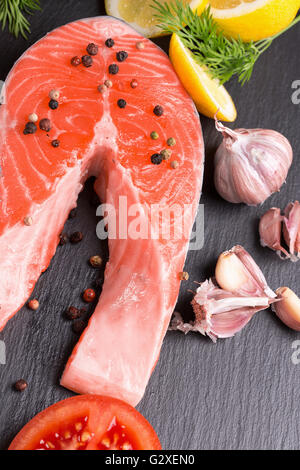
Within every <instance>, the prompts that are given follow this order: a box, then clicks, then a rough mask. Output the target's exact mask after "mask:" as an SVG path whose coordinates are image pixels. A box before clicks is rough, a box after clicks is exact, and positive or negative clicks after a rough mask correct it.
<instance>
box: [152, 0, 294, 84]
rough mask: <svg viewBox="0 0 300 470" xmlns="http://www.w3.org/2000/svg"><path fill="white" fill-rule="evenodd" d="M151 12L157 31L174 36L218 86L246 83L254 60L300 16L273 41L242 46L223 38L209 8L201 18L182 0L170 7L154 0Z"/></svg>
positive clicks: (239, 43)
mask: <svg viewBox="0 0 300 470" xmlns="http://www.w3.org/2000/svg"><path fill="white" fill-rule="evenodd" d="M153 8H154V9H155V10H156V13H155V16H156V18H157V21H158V23H159V27H160V28H161V29H162V30H163V31H164V32H166V33H176V34H177V35H178V36H179V38H180V39H181V41H182V43H183V44H184V46H185V47H187V48H188V49H189V50H190V51H191V53H192V55H193V58H194V60H195V61H196V62H197V63H198V64H199V65H201V66H205V67H207V69H208V71H209V72H210V74H211V76H212V77H213V78H216V79H218V80H219V82H220V84H223V83H225V82H227V81H228V80H229V79H230V78H231V77H232V76H237V77H238V80H239V82H240V83H241V84H242V85H243V84H244V83H245V82H247V81H248V80H249V79H250V78H251V75H252V72H253V67H254V65H255V63H256V61H257V59H258V58H259V57H260V56H261V54H262V53H263V52H264V51H265V50H266V49H268V47H270V45H271V44H272V42H273V40H274V39H275V38H276V37H278V36H279V35H280V34H282V33H284V32H285V31H287V30H288V29H290V28H291V27H292V26H294V25H295V24H296V23H298V22H299V21H300V15H299V16H298V17H297V18H295V20H294V21H293V22H292V23H291V24H290V25H289V26H288V27H287V28H285V29H284V30H283V31H281V32H280V33H278V34H276V35H274V36H272V37H269V38H267V39H263V40H260V41H251V42H244V41H242V39H241V38H240V37H239V38H237V39H234V38H228V37H226V36H225V34H224V33H223V32H222V31H221V30H220V29H219V26H218V24H217V23H216V21H215V20H214V19H213V16H212V14H211V11H210V7H207V8H206V9H205V10H204V11H203V13H202V14H201V15H200V16H198V15H197V12H193V10H192V9H191V8H190V6H189V5H188V4H186V3H183V2H182V1H181V0H174V1H173V3H171V4H170V3H169V4H168V3H165V2H164V3H161V2H159V1H157V0H153Z"/></svg>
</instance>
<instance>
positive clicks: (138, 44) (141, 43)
mask: <svg viewBox="0 0 300 470" xmlns="http://www.w3.org/2000/svg"><path fill="white" fill-rule="evenodd" d="M135 46H136V48H137V49H138V50H139V51H141V50H142V49H145V44H144V43H143V42H141V41H139V42H137V43H136V45H135Z"/></svg>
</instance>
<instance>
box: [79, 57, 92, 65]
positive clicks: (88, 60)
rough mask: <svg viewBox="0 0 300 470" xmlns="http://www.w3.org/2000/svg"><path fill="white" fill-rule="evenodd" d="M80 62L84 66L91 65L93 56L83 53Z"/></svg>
mask: <svg viewBox="0 0 300 470" xmlns="http://www.w3.org/2000/svg"><path fill="white" fill-rule="evenodd" d="M81 60H82V64H83V65H84V66H85V67H91V66H92V65H93V58H92V57H91V56H90V55H84V56H82V57H81Z"/></svg>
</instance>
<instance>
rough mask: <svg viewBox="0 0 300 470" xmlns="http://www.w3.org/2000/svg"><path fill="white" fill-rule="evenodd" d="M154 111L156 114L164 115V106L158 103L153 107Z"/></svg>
mask: <svg viewBox="0 0 300 470" xmlns="http://www.w3.org/2000/svg"><path fill="white" fill-rule="evenodd" d="M153 112H154V114H155V115H156V116H162V115H163V114H164V108H163V107H162V106H160V105H159V104H158V105H157V106H155V108H154V109H153Z"/></svg>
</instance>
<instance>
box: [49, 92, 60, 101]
mask: <svg viewBox="0 0 300 470" xmlns="http://www.w3.org/2000/svg"><path fill="white" fill-rule="evenodd" d="M59 95H60V93H59V91H58V90H51V91H50V93H49V98H50V99H51V100H58V98H59Z"/></svg>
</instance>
